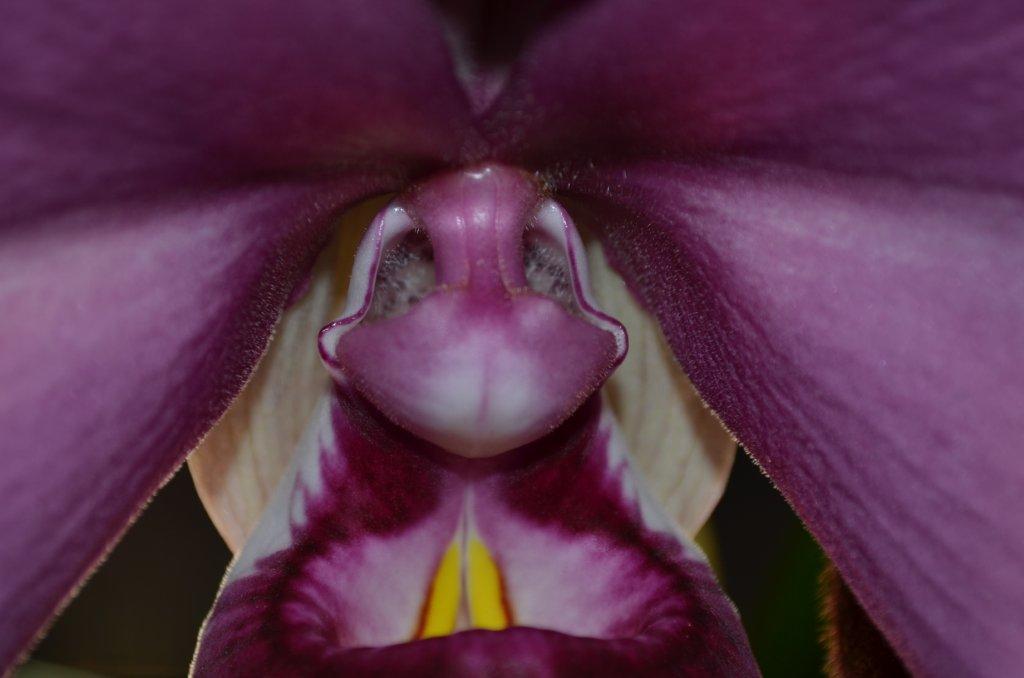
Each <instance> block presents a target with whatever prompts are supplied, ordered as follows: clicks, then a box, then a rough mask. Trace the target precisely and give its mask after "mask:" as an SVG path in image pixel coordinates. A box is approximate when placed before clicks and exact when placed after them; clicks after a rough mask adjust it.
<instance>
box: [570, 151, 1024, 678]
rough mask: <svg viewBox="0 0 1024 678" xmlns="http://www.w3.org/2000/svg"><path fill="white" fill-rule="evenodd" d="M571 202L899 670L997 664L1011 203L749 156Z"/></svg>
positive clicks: (1003, 643) (646, 172) (1015, 353)
mask: <svg viewBox="0 0 1024 678" xmlns="http://www.w3.org/2000/svg"><path fill="white" fill-rule="evenodd" d="M623 176H625V177H626V179H622V178H621V177H623ZM576 188H577V189H578V190H580V191H581V192H585V193H589V192H591V191H592V190H593V191H594V193H595V195H598V192H600V194H603V193H604V192H605V191H607V190H608V189H609V188H611V190H612V191H613V194H615V195H619V196H622V197H621V198H620V199H619V200H617V202H618V205H615V206H610V205H607V204H604V206H603V207H601V208H596V209H594V208H593V207H592V209H593V211H592V212H590V216H591V218H592V221H593V223H594V224H595V225H597V226H598V227H599V228H601V229H603V231H604V234H605V236H606V237H607V239H608V242H609V245H610V247H609V250H610V251H612V252H614V263H615V264H616V265H617V266H618V267H619V268H620V270H621V271H622V272H623V274H624V275H625V276H626V278H627V279H628V280H629V281H630V282H631V284H632V285H633V286H634V288H635V289H636V291H637V292H638V293H639V294H640V295H641V297H642V298H643V299H644V301H645V302H646V304H647V305H648V306H649V307H650V308H651V309H652V310H653V311H654V312H655V313H656V314H657V316H658V317H659V319H660V320H661V322H662V326H663V327H664V329H665V332H666V335H667V336H668V338H669V340H670V342H671V343H672V346H673V348H674V350H675V352H676V355H677V356H678V357H679V359H680V361H681V362H682V364H683V366H684V368H685V369H686V370H687V372H688V374H689V375H690V376H691V378H692V379H693V381H694V383H695V384H696V385H697V387H698V388H699V390H700V392H701V393H702V395H703V396H704V397H705V399H706V400H707V402H708V403H709V404H710V405H711V406H712V407H713V408H714V409H715V410H716V411H717V412H718V414H719V415H720V416H721V417H722V419H723V421H724V422H725V423H726V424H727V425H728V426H729V428H730V429H731V430H732V431H734V432H735V434H736V435H737V437H738V438H739V439H740V440H741V441H742V442H743V443H744V444H745V445H747V446H748V449H749V451H750V452H751V453H752V454H753V455H754V456H755V457H756V458H757V460H758V461H759V462H760V463H761V465H762V466H763V468H764V469H765V471H766V472H767V473H768V474H769V475H770V476H771V478H772V479H773V480H774V481H775V483H776V484H777V485H778V486H779V488H780V489H781V490H782V491H783V493H784V494H785V495H786V496H787V497H788V498H789V499H790V501H791V502H792V503H793V505H794V507H795V508H796V509H797V511H798V513H799V514H800V515H801V517H802V518H803V519H804V520H805V521H806V522H807V524H808V525H809V527H810V528H811V529H812V530H813V531H814V533H815V535H816V536H817V537H818V539H819V540H820V541H821V543H822V545H823V546H824V548H825V550H826V551H827V552H828V554H829V556H830V557H832V558H833V559H834V560H835V562H836V564H837V566H838V567H839V569H840V571H841V572H842V574H843V576H844V577H845V578H846V580H847V581H848V582H849V584H850V586H851V588H852V589H853V590H854V591H855V592H856V594H857V595H858V597H859V598H860V600H861V601H862V602H863V604H864V606H865V608H866V609H867V610H868V611H869V613H870V614H871V615H872V616H873V617H874V619H875V621H876V622H877V623H878V625H879V626H880V628H881V629H882V631H883V632H884V633H885V634H886V635H887V636H888V637H889V640H890V642H892V643H893V645H894V646H895V649H896V650H897V651H898V652H899V653H900V655H901V657H902V658H903V659H904V661H906V662H907V664H908V665H909V667H910V668H911V669H912V670H914V671H920V672H922V673H927V674H934V675H957V674H967V673H974V672H977V673H981V674H985V675H1006V674H1008V673H1012V672H1013V671H1011V669H1013V668H1014V667H1019V666H1020V664H1021V661H1024V656H1022V650H1021V645H1020V642H1019V639H1020V638H1021V634H1022V633H1024V622H1022V617H1021V614H1020V600H1021V596H1022V595H1024V531H1022V530H1024V528H1022V523H1021V520H1020V516H1021V515H1024V495H1022V494H1021V492H1020V488H1021V487H1022V486H1024V464H1022V463H1021V459H1022V457H1021V455H1020V447H1021V444H1022V442H1024V417H1022V416H1021V412H1022V411H1024V409H1022V408H1024V369H1022V362H1021V354H1020V351H1021V346H1024V273H1022V272H1024V234H1022V231H1021V229H1020V224H1021V220H1022V218H1024V204H1022V202H1021V200H1020V199H1018V198H1015V197H1011V196H1007V195H998V194H984V195H979V194H971V193H968V192H964V191H959V190H954V189H949V188H924V187H914V186H911V185H907V184H899V185H894V184H892V183H890V182H885V181H878V180H869V179H856V178H851V177H842V176H836V175H832V176H829V175H827V174H824V173H820V172H807V171H798V170H793V169H785V168H782V167H778V166H752V165H751V164H750V163H744V165H743V166H742V167H741V168H739V169H737V168H733V167H718V168H715V167H712V166H710V165H706V166H702V167H699V168H685V167H682V166H678V165H676V166H670V165H667V164H650V165H640V164H637V165H631V166H629V167H628V168H619V169H617V170H614V171H611V170H610V171H608V172H598V173H595V175H594V176H593V183H592V184H591V183H588V182H579V183H577V184H576ZM599 200H600V199H599V198H595V202H594V203H593V205H597V204H598V202H599ZM652 224H653V225H652ZM681 310H682V312H680V311H681Z"/></svg>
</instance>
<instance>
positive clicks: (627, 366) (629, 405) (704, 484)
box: [587, 240, 736, 537]
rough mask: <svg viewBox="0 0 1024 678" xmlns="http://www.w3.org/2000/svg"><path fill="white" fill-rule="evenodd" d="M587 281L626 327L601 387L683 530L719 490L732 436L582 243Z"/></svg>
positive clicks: (653, 324) (696, 523) (595, 253)
mask: <svg viewBox="0 0 1024 678" xmlns="http://www.w3.org/2000/svg"><path fill="white" fill-rule="evenodd" d="M587 258H588V260H589V263H590V282H591V286H592V288H593V291H594V296H595V297H596V298H597V301H598V304H599V305H600V307H601V309H602V310H603V311H605V312H606V313H608V314H609V315H612V316H614V317H616V318H618V319H619V321H621V322H622V324H623V325H625V326H626V330H627V331H628V332H629V354H628V355H627V356H626V360H625V361H624V362H623V363H622V365H621V366H620V367H619V369H617V370H616V371H615V373H614V374H613V375H612V377H611V379H609V381H608V384H607V386H606V387H605V388H606V389H607V391H606V392H607V395H608V398H609V400H610V402H611V405H612V408H613V409H614V411H615V414H616V417H617V418H618V420H619V422H620V424H621V427H622V431H623V434H624V435H625V437H626V442H627V444H628V448H629V449H630V450H631V452H632V454H633V456H634V458H635V460H636V464H637V467H638V468H639V470H640V472H641V473H642V474H643V476H644V479H645V480H646V482H647V485H648V487H649V488H650V490H651V491H652V493H653V494H654V496H655V498H656V499H657V500H658V502H659V503H660V504H661V506H662V507H663V508H664V509H665V511H666V512H667V513H668V514H669V515H670V516H672V517H674V518H675V519H676V521H677V522H678V523H679V525H680V526H681V527H682V528H683V530H684V531H685V532H686V534H687V535H689V536H691V537H692V536H693V535H695V534H696V533H697V531H698V530H699V529H700V528H701V526H702V525H703V524H704V522H705V521H706V520H707V518H708V516H709V515H710V514H711V511H712V509H713V508H714V507H715V504H717V503H718V500H719V499H720V498H721V496H722V491H723V490H724V489H725V483H726V480H727V479H728V477H729V471H730V470H731V469H732V463H733V459H734V458H735V455H736V443H735V441H733V439H732V437H731V436H730V435H729V433H728V432H727V431H726V430H725V428H724V427H723V426H722V424H721V423H720V422H719V421H718V419H716V418H715V416H714V415H713V414H712V413H711V411H710V410H708V409H707V407H705V405H704V403H703V401H702V400H701V399H700V396H698V395H697V392H696V390H694V388H693V385H692V384H691V383H690V380H689V379H687V377H686V375H685V374H684V373H683V371H682V369H681V368H680V367H679V364H678V363H677V362H676V360H675V358H674V357H673V355H672V352H671V350H670V349H669V347H668V344H667V343H666V342H665V338H664V337H663V336H662V334H661V328H660V327H659V326H658V323H657V321H655V319H654V318H653V317H651V316H650V315H649V314H648V313H647V312H646V311H645V310H644V309H643V308H642V307H641V306H640V305H639V303H637V301H636V300H635V299H634V298H633V296H632V294H631V293H630V291H629V289H628V288H627V287H626V284H625V282H623V280H622V278H620V277H619V276H618V274H616V273H615V272H614V271H613V270H612V269H611V267H610V266H609V265H608V263H607V261H606V260H605V257H604V254H603V252H602V251H601V246H600V244H599V243H598V242H597V241H596V240H591V241H589V242H588V243H587Z"/></svg>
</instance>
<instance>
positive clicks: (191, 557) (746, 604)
mask: <svg viewBox="0 0 1024 678" xmlns="http://www.w3.org/2000/svg"><path fill="white" fill-rule="evenodd" d="M711 533H712V535H713V539H714V542H715V548H714V551H716V552H713V553H712V560H713V561H714V563H715V565H716V566H717V567H718V568H719V574H720V577H721V579H722V584H723V585H724V586H725V589H726V591H727V592H728V593H729V595H730V596H731V597H732V599H733V601H735V603H736V606H737V607H738V608H739V610H740V614H741V615H742V617H743V623H744V625H745V626H746V628H747V632H748V633H749V635H750V641H751V644H752V646H753V648H754V654H755V655H756V656H757V659H758V661H759V662H760V664H761V669H762V671H763V672H764V674H765V676H767V677H769V678H771V677H773V676H786V677H787V678H800V677H802V676H820V675H822V671H821V667H822V665H823V661H824V659H823V654H822V650H821V648H820V646H819V643H818V634H819V629H820V622H819V619H818V574H819V572H820V571H821V568H822V566H823V564H824V562H825V561H824V557H823V556H822V554H821V552H820V550H819V549H818V547H817V545H816V544H815V542H814V540H813V539H811V537H810V536H809V535H808V534H807V532H806V531H805V530H804V529H803V526H802V525H801V524H800V522H799V520H797V518H796V517H795V516H794V515H793V513H792V511H791V510H790V508H789V506H788V505H787V504H786V503H785V501H783V499H782V497H781V496H780V495H779V494H778V492H776V491H775V489H774V488H773V487H772V486H771V484H770V483H769V481H768V479H767V478H765V477H764V476H763V475H762V474H761V472H760V471H759V470H758V469H757V467H756V466H754V464H753V463H751V462H750V460H749V459H748V458H747V456H746V454H744V453H743V452H742V450H741V451H740V453H739V455H738V456H737V458H736V467H735V469H734V470H733V474H732V477H731V478H730V480H729V485H728V487H727V488H726V492H725V496H724V497H723V499H722V502H721V503H720V504H719V506H718V508H717V509H716V510H715V513H714V515H713V516H712V518H711ZM229 559H230V553H229V552H228V549H227V547H226V546H225V545H224V542H223V541H222V540H221V538H220V536H219V535H218V534H217V532H216V531H215V530H214V528H213V526H212V525H211V523H210V521H209V519H208V518H207V517H206V513H205V512H204V510H203V507H202V505H201V504H200V503H199V498H198V497H197V496H196V492H195V489H194V488H193V486H192V479H191V478H190V477H189V475H188V470H187V469H186V468H185V467H182V470H180V471H179V472H178V474H177V475H176V476H175V477H174V478H172V479H171V481H170V482H169V483H168V484H167V485H166V486H165V487H164V488H163V490H161V491H160V492H159V493H158V494H157V496H156V497H155V498H154V499H153V501H152V503H151V504H150V505H149V507H148V508H147V509H146V510H145V511H144V512H143V514H142V515H141V516H140V517H139V519H138V521H137V522H136V523H135V524H134V525H133V526H132V527H131V528H130V529H129V530H128V532H127V534H126V535H125V537H124V539H123V540H122V541H121V543H120V544H119V545H118V546H117V547H116V548H115V549H114V551H113V552H112V553H111V554H110V557H109V558H108V559H107V561H106V563H104V564H103V566H102V567H100V569H99V570H97V572H96V573H95V574H94V575H93V576H92V578H91V579H90V580H89V582H88V583H87V584H86V585H85V587H84V588H83V589H82V591H81V592H80V593H79V595H78V597H77V598H75V600H74V601H73V602H72V603H71V604H70V605H69V606H68V608H67V609H66V610H65V611H64V613H63V614H62V615H61V616H60V617H59V618H58V619H57V621H56V622H55V623H54V625H53V627H52V628H51V629H50V631H49V633H48V634H47V635H46V637H45V638H44V639H43V641H42V642H41V643H40V644H39V646H38V647H37V648H36V650H35V652H34V654H33V657H32V660H33V661H32V663H30V664H29V665H28V668H27V669H25V670H24V675H25V676H26V677H28V676H32V677H33V678H34V677H35V676H45V675H56V672H57V671H58V668H59V667H58V666H57V665H59V666H64V667H76V668H80V669H86V670H89V671H93V672H96V673H98V674H101V675H106V676H140V677H143V676H183V675H185V674H186V672H187V670H188V665H189V660H190V659H191V656H192V649H193V647H194V645H195V641H196V635H197V633H198V631H199V625H200V624H201V623H202V621H203V618H204V617H205V616H206V613H207V611H208V610H209V608H210V605H211V603H212V601H213V597H214V595H215V593H216V591H217V587H218V585H219V583H220V579H221V577H222V575H223V573H224V570H225V568H226V567H227V564H228V561H229Z"/></svg>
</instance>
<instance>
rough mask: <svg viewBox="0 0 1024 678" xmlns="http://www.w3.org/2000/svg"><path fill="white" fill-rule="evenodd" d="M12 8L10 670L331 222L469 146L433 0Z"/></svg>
mask: <svg viewBox="0 0 1024 678" xmlns="http://www.w3.org/2000/svg"><path fill="white" fill-rule="evenodd" d="M369 7H370V5H367V6H365V7H363V6H360V5H359V4H358V3H355V4H354V3H335V2H316V1H312V0H310V1H303V0H300V1H299V2H288V3H276V2H271V3H256V4H253V3H249V2H231V1H229V2H218V3H213V4H211V3H206V2H188V1H185V2H173V3H134V2H116V1H115V2H104V3H100V4H96V3H74V2H72V3H55V2H34V1H25V2H21V1H20V0H15V1H14V2H10V3H6V4H5V6H4V10H3V15H4V17H3V21H2V23H0V63H2V64H3V74H4V75H3V82H2V83H0V205H2V206H0V315H2V317H3V318H4V320H3V331H2V333H0V383H2V387H0V430H2V431H3V441H2V442H0V447H2V452H3V455H2V458H3V469H2V472H0V495H2V496H3V497H4V502H3V509H2V511H0V528H2V530H3V534H4V537H3V540H2V541H0V571H2V572H3V573H4V576H3V578H2V581H0V607H2V608H3V609H4V613H3V615H0V666H7V665H9V664H10V663H11V662H12V661H14V660H15V658H16V655H17V654H18V653H19V652H20V651H21V649H22V648H23V647H24V646H25V645H26V644H27V643H28V642H30V641H31V639H32V637H33V636H34V635H35V634H36V633H37V632H38V630H39V628H40V627H41V626H42V624H43V623H44V622H45V620H46V618H47V617H49V616H50V615H51V614H52V613H53V611H54V610H55V609H56V608H57V606H58V605H59V604H60V602H61V600H62V599H63V598H64V596H65V595H66V594H67V592H68V591H69V590H71V588H72V587H73V586H74V585H75V584H76V582H77V581H78V580H79V579H80V578H81V577H82V576H83V574H84V573H85V572H86V571H87V570H88V568H89V567H91V566H92V565H93V564H94V563H95V562H96V561H97V559H99V558H100V557H101V556H102V554H103V552H104V551H105V549H106V548H108V546H109V544H110V543H111V541H112V540H113V539H114V538H115V536H116V535H117V534H118V533H119V532H120V531H121V530H122V529H123V528H124V527H125V525H126V524H127V522H128V520H129V519H130V517H131V516H132V515H133V514H134V513H135V512H136V511H137V510H138V508H139V507H140V506H141V505H142V503H143V502H144V501H145V500H146V498H147V497H148V496H149V495H150V494H151V493H152V492H153V491H154V490H155V488H156V487H157V486H158V485H159V483H160V482H162V480H163V479H164V478H165V477H166V476H167V474H168V473H170V471H171V470H173V469H174V468H175V467H176V466H177V464H179V463H180V462H181V460H182V458H183V457H184V455H185V453H186V452H187V451H188V450H189V449H190V448H191V447H192V446H193V445H194V444H195V443H196V442H197V441H198V439H199V438H200V436H201V435H202V434H203V433H204V432H205V430H206V428H208V427H209V425H210V424H212V422H213V421H214V420H215V419H216V418H217V417H218V416H219V415H220V413H221V412H222V411H223V409H224V408H225V407H226V406H227V404H228V402H230V400H231V398H232V397H233V396H234V395H235V394H236V393H237V392H238V390H239V389H240V388H241V386H242V385H243V384H244V382H245V380H246V378H247V375H248V373H249V370H250V369H251V367H252V365H253V364H254V363H255V362H256V360H257V359H258V358H259V357H260V355H261V354H262V352H263V350H264V348H265V346H266V342H267V340H268V338H269V336H270V333H271V330H272V328H273V324H274V322H275V321H276V319H277V317H278V314H279V312H280V309H281V307H282V306H283V305H284V303H285V301H286V299H287V298H288V296H289V294H290V293H291V291H292V289H293V288H294V287H295V286H296V285H297V284H298V283H299V282H300V280H301V278H302V276H303V275H304V274H305V273H306V270H307V268H308V266H309V265H310V264H311V262H312V258H313V256H314V255H315V253H316V251H317V249H318V248H319V247H320V246H321V245H322V243H323V242H324V240H325V238H326V235H327V233H328V229H329V227H330V226H331V225H332V220H333V218H334V217H335V215H336V214H337V213H338V211H340V209H341V208H342V207H344V206H345V205H348V204H350V203H351V202H353V201H354V200H356V199H359V198H361V197H363V196H366V195H370V194H374V193H379V192H383V191H387V190H394V189H395V188H398V187H399V186H400V185H401V180H403V179H404V177H407V176H408V175H409V174H410V172H414V171H417V170H418V169H423V168H426V167H429V166H434V165H438V164H442V163H444V162H446V160H448V159H451V158H453V157H455V156H457V155H458V153H459V152H460V151H462V150H463V149H464V148H465V147H466V146H467V145H471V144H472V134H471V133H469V132H467V130H466V125H467V120H468V112H467V111H468V108H467V107H466V105H465V99H464V97H463V94H462V91H461V90H460V89H459V86H458V83H457V81H456V80H455V78H454V76H453V75H452V68H451V66H450V60H449V56H448V52H447V49H446V47H445V43H444V40H443V36H442V32H441V30H440V28H439V27H438V25H437V23H436V21H434V14H433V12H432V11H431V10H430V8H428V7H424V6H423V5H421V4H419V3H409V2H375V3H372V9H373V11H368V9H369Z"/></svg>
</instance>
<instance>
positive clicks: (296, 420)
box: [188, 199, 385, 551]
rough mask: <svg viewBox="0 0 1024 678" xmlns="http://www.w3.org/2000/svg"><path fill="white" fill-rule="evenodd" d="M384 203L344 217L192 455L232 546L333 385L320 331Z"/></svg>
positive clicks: (203, 495) (210, 508) (200, 486)
mask: <svg viewBox="0 0 1024 678" xmlns="http://www.w3.org/2000/svg"><path fill="white" fill-rule="evenodd" d="M384 202H385V200H384V199H380V200H373V201H370V202H368V203H366V204H364V205H361V206H359V207H358V208H356V209H354V210H352V211H351V212H349V213H347V214H346V215H345V216H344V217H343V218H342V221H341V224H340V227H339V228H338V234H337V236H336V237H335V238H334V240H333V241H332V242H331V243H330V244H329V245H328V246H327V248H326V249H325V251H324V252H323V253H322V254H321V255H320V258H319V260H318V261H317V263H316V267H315V268H314V270H313V274H312V278H311V280H310V284H309V289H308V290H307V292H306V293H305V295H304V296H303V297H302V299H301V300H300V301H299V302H298V303H296V304H295V305H294V306H292V307H291V308H289V309H288V310H287V311H286V312H285V314H284V317H283V318H282V319H281V323H280V324H279V325H278V328H277V331H276V333H275V334H274V337H273V339H272V341H271V343H270V348H269V349H268V351H267V354H266V355H265V356H264V358H263V360H262V361H261V362H260V364H259V366H258V367H257V368H256V371H255V372H254V373H253V376H252V378H251V380H250V381H249V383H248V385H246V387H245V389H244V390H243V391H242V393H241V394H240V395H239V397H238V399H237V400H235V402H234V403H233V404H232V405H231V407H230V408H229V409H228V411H227V412H226V413H225V414H224V417H223V418H222V419H221V420H220V422H218V423H217V425H216V426H214V428H213V429H212V430H211V431H210V433H209V434H207V436H206V438H205V439H204V440H203V442H202V443H200V444H199V446H198V447H197V448H196V449H195V450H194V451H193V452H192V454H191V456H190V457H189V460H188V464H189V470H190V471H191V472H192V477H193V479H194V480H195V484H196V489H197V490H198V492H199V497H200V499H202V501H203V505H204V506H205V507H206V510H207V512H208V513H209V514H210V517H211V519H212V520H213V523H214V525H216V526H217V529H218V530H219V531H220V533H221V536H223V537H224V540H225V541H226V542H227V544H228V546H229V547H230V548H231V550H232V551H238V550H239V549H240V548H241V547H242V545H243V544H244V543H245V540H246V539H247V538H248V536H249V533H250V532H251V531H252V529H253V527H254V526H255V524H256V521H257V519H258V518H259V516H260V514H261V513H262V512H263V509H264V507H265V506H266V504H267V502H268V501H269V499H270V496H271V494H272V492H273V490H274V487H275V486H276V485H277V481H278V480H279V479H280V477H281V475H282V474H283V473H284V470H285V468H286V467H287V465H288V462H289V461H290V459H291V455H292V452H293V450H295V449H296V445H297V444H298V442H299V439H300V438H301V437H302V434H303V432H304V431H305V430H306V427H307V425H308V423H309V419H310V417H312V415H313V412H314V410H315V408H316V405H317V402H318V401H319V398H320V396H321V395H322V393H323V391H324V389H326V388H328V386H329V384H330V378H329V377H328V375H327V372H326V370H324V367H323V365H322V364H321V362H320V357H319V355H318V353H317V332H319V331H320V328H321V327H323V326H324V325H326V324H327V323H328V322H330V321H331V320H333V319H334V318H336V317H337V316H338V315H339V314H340V312H341V309H342V307H343V306H344V301H345V294H346V291H347V289H348V276H349V271H351V270H352V260H353V258H354V256H355V250H356V247H357V246H358V244H359V240H360V239H361V238H362V236H363V232H364V231H365V230H366V226H367V225H368V224H369V223H370V220H371V219H372V218H373V216H374V215H375V214H376V213H377V212H378V211H379V210H380V209H381V207H382V206H383V204H384Z"/></svg>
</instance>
